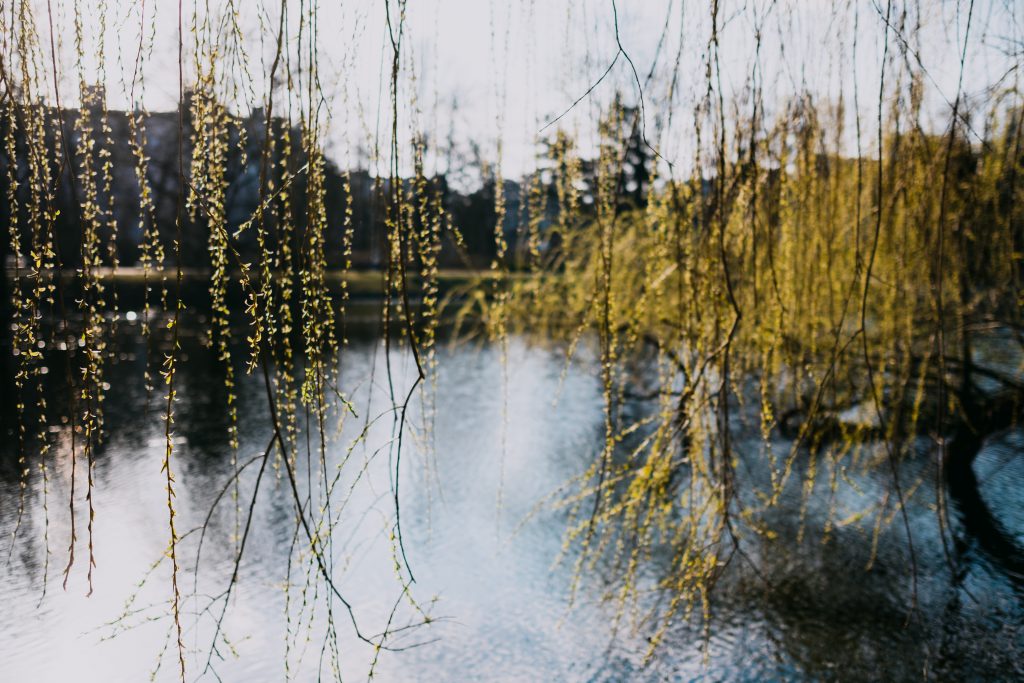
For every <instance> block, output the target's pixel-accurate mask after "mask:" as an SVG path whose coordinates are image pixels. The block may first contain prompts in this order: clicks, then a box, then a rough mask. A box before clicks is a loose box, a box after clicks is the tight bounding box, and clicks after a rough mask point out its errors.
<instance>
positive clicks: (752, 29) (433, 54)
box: [0, 0, 1024, 177]
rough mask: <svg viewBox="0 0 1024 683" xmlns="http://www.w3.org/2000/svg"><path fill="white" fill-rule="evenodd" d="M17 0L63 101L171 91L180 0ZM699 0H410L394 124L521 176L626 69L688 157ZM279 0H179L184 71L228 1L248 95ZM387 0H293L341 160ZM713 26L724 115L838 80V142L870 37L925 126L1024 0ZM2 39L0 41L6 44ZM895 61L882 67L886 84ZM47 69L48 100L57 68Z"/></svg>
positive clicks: (370, 139)
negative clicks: (78, 39)
mask: <svg viewBox="0 0 1024 683" xmlns="http://www.w3.org/2000/svg"><path fill="white" fill-rule="evenodd" d="M29 3H30V5H31V6H32V7H33V9H34V13H35V15H34V16H35V21H36V27H37V30H38V31H39V35H40V45H41V52H40V54H41V56H42V58H43V59H44V60H46V62H47V63H48V61H49V58H50V51H49V37H50V32H49V24H50V22H49V19H50V18H51V17H52V19H53V26H54V30H53V36H54V43H55V45H56V48H57V49H56V51H57V55H56V58H57V62H58V66H59V72H60V73H61V75H62V77H61V80H60V82H59V86H58V87H59V88H60V91H61V98H62V101H63V102H64V103H65V104H66V105H73V104H74V103H75V101H76V99H77V92H78V78H79V73H81V75H82V77H83V78H84V79H85V80H86V81H87V82H89V83H94V82H105V83H106V93H107V99H108V106H109V107H110V108H112V109H123V108H126V107H128V106H130V105H131V104H132V103H133V102H134V103H138V104H141V105H142V106H145V107H146V108H147V109H149V110H150V111H160V110H168V109H172V108H173V107H174V105H175V102H176V100H177V93H178V63H177V47H178V46H177V41H178V25H177V20H178V9H179V5H178V2H177V0H145V2H143V1H142V0H29ZM2 4H4V3H3V2H0V5H2ZM7 4H10V1H8V3H7ZM48 6H49V12H50V13H48ZM710 6H711V3H710V2H704V1H696V0H689V1H685V0H617V2H612V0H523V1H521V2H512V1H502V0H410V1H409V3H408V5H407V12H406V15H405V19H404V22H403V23H402V26H403V33H402V47H401V54H402V62H401V72H400V80H399V135H400V139H402V140H403V141H405V140H408V139H409V138H410V137H411V135H412V134H413V132H414V131H418V132H422V133H423V134H425V135H426V136H427V138H428V139H429V140H434V141H438V142H439V143H443V144H444V145H447V143H448V141H449V140H450V141H451V142H452V143H453V146H454V149H455V150H456V151H457V152H458V155H459V157H458V160H457V161H456V162H455V165H456V166H457V168H454V169H446V168H445V167H446V166H447V163H448V162H447V156H448V155H447V154H443V155H442V154H439V155H436V156H434V155H432V156H431V158H430V165H432V166H433V167H434V168H433V169H432V170H438V171H444V170H452V171H455V172H458V171H459V170H460V168H459V167H463V166H465V165H466V164H465V163H464V160H465V159H466V158H472V157H474V156H478V157H480V158H483V159H484V160H486V161H487V162H488V163H491V164H495V163H497V162H499V160H500V165H501V168H502V170H503V173H504V174H505V175H506V177H514V176H516V175H519V174H522V173H524V172H528V171H529V170H530V169H531V168H533V166H534V164H535V157H536V153H537V149H538V146H537V139H538V136H539V135H541V130H542V129H543V128H544V126H545V124H546V123H547V122H549V121H550V120H551V119H552V118H554V117H555V116H557V115H558V114H559V113H562V112H564V111H566V110H567V109H569V108H570V106H571V105H572V103H573V102H575V101H576V100H577V99H579V98H580V97H581V96H583V95H584V94H585V93H587V92H588V89H589V88H591V86H595V83H596V86H595V87H594V88H593V91H591V92H590V94H589V95H588V96H587V97H585V98H583V99H582V100H581V101H580V102H579V104H577V105H576V106H575V107H574V108H572V110H571V111H570V112H569V113H568V114H567V115H566V116H565V117H564V118H562V119H560V120H559V121H558V123H557V124H556V125H557V126H560V127H563V128H565V129H567V130H569V131H572V132H573V133H574V134H575V136H576V137H577V139H578V141H579V143H580V145H581V146H582V147H583V149H584V152H586V150H590V151H592V150H593V149H594V146H595V144H596V141H597V137H596V136H597V133H596V126H595V125H594V122H595V121H597V119H598V117H599V115H600V112H601V111H602V108H603V107H604V106H606V105H607V103H608V102H609V101H610V100H611V98H612V97H613V96H614V95H615V94H616V92H618V93H621V94H622V96H623V98H624V99H625V100H626V101H627V102H637V101H638V97H639V93H640V92H641V89H640V88H638V87H637V83H636V77H639V79H640V81H641V83H642V84H643V88H642V92H643V98H644V104H645V121H646V122H647V124H648V128H649V130H650V131H652V132H651V137H652V138H655V139H652V144H654V146H655V147H656V148H657V149H658V150H659V152H660V153H661V154H662V156H663V157H664V158H665V159H666V160H669V161H676V162H677V163H678V162H679V161H680V160H686V159H689V158H692V157H693V152H694V145H695V140H696V136H695V134H694V110H695V108H696V107H697V106H698V105H699V103H700V102H701V101H702V100H703V99H704V98H705V97H706V96H707V91H708V81H707V75H706V74H707V63H708V59H709V54H711V47H712V46H711V42H710V37H711V24H712V21H711V11H710ZM281 7H282V4H281V2H280V0H202V1H200V2H195V1H193V0H182V4H181V10H182V15H183V17H184V24H185V26H184V53H185V56H186V66H185V78H186V84H187V83H188V82H191V81H193V80H194V74H195V68H196V66H195V59H194V58H193V55H194V43H195V35H196V34H195V32H193V31H192V30H191V26H192V23H193V21H194V19H193V17H196V19H195V21H197V22H198V23H199V24H201V23H202V21H203V19H204V18H206V17H209V18H211V19H212V20H213V21H212V24H213V25H221V26H223V25H225V24H223V23H222V22H223V19H224V17H226V16H230V15H234V16H236V17H237V24H238V26H239V28H240V34H241V38H240V42H239V44H240V45H241V46H242V47H243V48H244V54H245V58H244V59H238V60H234V61H232V60H222V62H221V68H220V70H219V71H218V74H217V83H218V87H219V88H222V95H223V96H224V97H225V98H226V99H228V100H230V101H231V106H232V108H233V109H234V110H236V111H240V112H241V111H245V110H247V109H249V108H251V107H252V106H254V105H255V106H260V105H261V104H262V103H263V101H264V100H265V98H266V94H267V90H268V87H267V84H268V83H269V76H268V74H269V72H270V68H271V64H272V63H273V60H274V54H275V50H274V44H275V43H274V36H275V34H276V30H277V26H278V21H279V17H280V15H281ZM311 7H312V8H315V16H316V20H317V32H316V43H315V45H312V46H311V45H310V31H309V24H308V23H307V24H306V25H305V26H303V27H301V29H300V22H299V14H300V13H301V12H302V11H304V10H305V11H307V12H308V11H309V9H310V8H311ZM386 7H387V8H389V9H390V10H391V15H392V19H393V20H395V21H394V24H395V25H397V15H398V3H397V0H390V4H389V5H388V4H387V3H386V2H385V0H356V1H346V0H332V1H326V0H322V1H320V2H319V4H317V2H316V0H303V2H300V1H299V0H288V2H287V8H288V9H287V13H286V17H287V23H286V27H285V31H284V34H285V52H286V55H287V60H286V65H287V68H285V67H279V70H278V75H279V77H280V76H281V74H282V73H284V71H285V70H287V71H288V73H290V74H291V75H292V77H293V79H296V82H300V81H301V80H302V79H303V78H304V69H305V68H306V67H305V65H306V63H307V62H308V55H309V53H310V50H311V49H312V50H314V54H315V55H316V62H317V65H318V69H319V82H320V89H321V90H322V92H323V96H324V101H323V106H321V108H320V114H319V121H320V123H321V126H322V127H323V130H324V139H325V141H326V147H327V150H328V154H329V156H331V157H332V158H333V159H335V161H337V162H338V163H339V165H341V166H343V167H352V166H355V165H366V164H367V163H371V164H373V163H374V159H373V156H374V155H373V150H374V149H375V148H376V149H380V150H387V149H388V146H389V140H390V123H391V109H390V107H391V104H390V77H391V72H390V69H391V56H392V48H391V40H390V36H389V33H388V28H387V22H386V18H387V16H386V12H385V9H386ZM904 10H906V11H907V19H906V26H912V25H914V24H919V25H920V28H919V29H918V30H917V31H916V32H911V31H909V30H907V31H906V32H902V33H901V32H898V31H897V30H895V29H890V30H888V31H887V30H886V24H885V21H884V17H885V16H886V12H887V11H888V12H889V15H890V25H891V26H897V25H898V24H899V21H900V17H901V14H902V12H904ZM76 11H77V12H78V16H79V17H80V19H81V23H82V27H83V30H82V52H83V59H82V60H81V71H79V70H78V66H77V63H76V58H75V53H76V50H75V38H74V36H75V29H74V21H75V16H76ZM616 16H617V20H618V22H617V23H618V40H617V39H616V32H615V25H616ZM968 17H969V20H968ZM8 21H9V19H8ZM717 24H718V27H719V34H718V57H719V61H718V64H719V65H720V70H721V90H722V93H723V96H724V101H725V104H726V109H727V112H731V111H733V109H734V108H735V107H745V108H747V109H749V107H750V99H749V95H748V93H749V87H750V84H751V82H752V79H757V82H759V83H760V84H761V88H762V93H763V99H764V108H765V111H766V113H767V114H768V115H769V116H770V115H771V114H772V112H777V111H779V110H780V109H781V108H782V107H784V106H785V105H786V103H787V102H788V101H790V100H791V98H792V97H793V96H794V94H796V93H811V94H812V95H813V96H814V97H815V98H816V99H817V100H818V101H819V102H836V101H838V100H839V98H840V97H842V98H843V100H844V102H845V103H846V107H847V125H846V126H845V129H846V134H845V139H844V144H845V146H846V147H847V149H848V150H849V151H850V152H851V153H852V152H853V149H852V148H853V147H854V146H855V139H854V137H853V132H852V131H853V130H854V128H855V126H854V125H853V123H854V122H855V117H856V115H857V112H858V109H855V108H854V107H853V106H852V104H853V102H854V101H855V99H856V101H857V103H858V105H859V112H860V116H861V117H862V124H863V127H864V129H865V131H867V133H866V134H865V136H866V138H868V137H870V136H869V135H868V133H870V132H871V130H873V129H872V128H871V127H870V126H869V125H868V122H874V120H875V118H876V117H877V106H878V105H877V102H878V90H879V84H880V80H879V79H880V73H881V68H880V67H881V64H882V61H883V54H888V55H889V57H890V59H892V58H897V59H899V58H900V54H901V48H902V47H904V46H905V47H907V48H909V53H908V54H909V57H908V59H909V61H911V62H912V63H913V65H914V68H915V69H917V70H918V71H919V73H921V74H922V75H923V76H922V77H923V82H924V86H925V108H924V111H925V119H926V120H925V124H926V126H931V127H933V128H935V129H941V128H942V126H944V125H945V122H946V120H947V119H948V112H949V110H950V107H951V105H952V103H953V101H954V100H955V99H956V97H957V93H958V91H959V92H962V93H963V96H964V97H965V98H966V99H965V102H967V103H968V104H969V105H973V106H979V107H981V109H983V108H984V107H983V105H985V104H986V103H988V102H991V100H992V97H993V96H992V89H993V87H994V86H998V87H1014V86H1015V85H1016V84H1017V79H1018V78H1019V74H1018V73H1017V72H1016V71H1015V70H1013V69H1012V68H1011V67H1013V66H1014V64H1017V63H1019V62H1020V61H1021V60H1022V59H1024V57H1022V54H1021V53H1022V50H1024V47H1022V45H1024V42H1022V41H1024V3H1022V2H1018V1H1016V0H976V1H975V2H973V3H972V2H971V1H970V0H906V1H903V2H900V1H896V0H874V1H870V0H869V1H862V0H843V1H836V2H833V1H832V0H722V2H721V5H720V8H719V13H718V20H717ZM968 24H969V27H970V28H969V31H968ZM911 33H913V35H911ZM13 36H14V34H13V32H11V33H10V36H9V38H8V39H7V40H5V45H4V47H3V49H4V51H5V52H7V51H9V50H10V48H11V43H12V42H13ZM222 36H228V37H227V38H225V37H222V38H220V39H219V44H220V45H221V47H222V48H223V47H225V46H228V45H230V44H233V43H232V39H231V38H230V35H229V34H228V33H226V32H225V33H222ZM757 36H760V42H758V40H757ZM887 36H888V50H887V49H886V47H885V43H886V37H887ZM620 43H621V47H622V49H623V53H622V54H618V50H619V44H620ZM222 52H223V51H222ZM617 54H618V58H616V55H617ZM137 56H141V63H142V64H141V68H139V69H136V61H137ZM627 56H628V58H629V59H628V60H627V59H626V58H625V57H627ZM961 56H963V57H964V65H963V70H962V73H963V77H962V80H961V68H960V61H961ZM613 60H614V66H613V67H612V69H611V70H610V71H609V72H608V73H607V75H606V77H605V78H603V80H602V79H601V75H602V73H604V72H605V70H606V69H608V66H609V64H611V63H612V62H613ZM630 62H632V64H633V67H635V69H636V75H635V76H634V72H633V68H631V66H630ZM243 65H244V67H243ZM1008 72H1009V76H1006V74H1007V73H1008ZM649 73H650V74H651V76H650V78H649V79H648V74H649ZM895 73H896V71H895V70H894V69H893V68H891V67H890V69H888V70H887V74H889V78H890V88H891V87H892V86H893V85H894V84H895V80H896V76H895V75H893V74H895ZM1001 78H1002V80H1000V79H1001ZM278 80H280V79H278ZM46 86H47V93H46V94H45V95H46V97H47V98H49V99H51V100H52V98H53V92H52V90H53V83H52V80H48V81H47V83H46ZM716 87H717V83H716ZM670 93H671V97H670ZM274 96H275V100H276V102H277V104H275V108H276V109H277V111H279V112H282V111H284V110H285V109H286V108H288V106H289V104H290V108H291V110H292V113H293V114H297V113H298V111H300V110H301V109H302V106H303V105H302V104H301V102H299V101H298V100H295V101H292V102H291V103H287V102H285V101H284V100H283V99H282V98H283V97H284V94H283V92H282V89H281V88H278V89H276V90H275V95H274ZM716 96H717V95H716ZM981 109H979V111H980V110H981ZM741 110H742V109H741ZM670 119H671V125H669V122H670ZM554 127H555V126H552V127H550V128H548V129H546V130H545V131H544V132H545V133H550V132H551V131H552V130H553V129H554ZM863 142H864V141H862V144H863ZM864 146H865V147H868V148H870V146H869V145H864ZM499 149H500V154H499ZM377 156H378V159H377V160H376V164H377V167H376V170H377V171H378V172H382V173H386V164H387V159H386V153H385V154H383V155H382V154H378V155H377ZM381 156H383V157H384V158H383V160H381V159H380V157H381ZM367 157H369V159H368V158H367ZM404 161H405V162H408V159H406V160H404Z"/></svg>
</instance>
